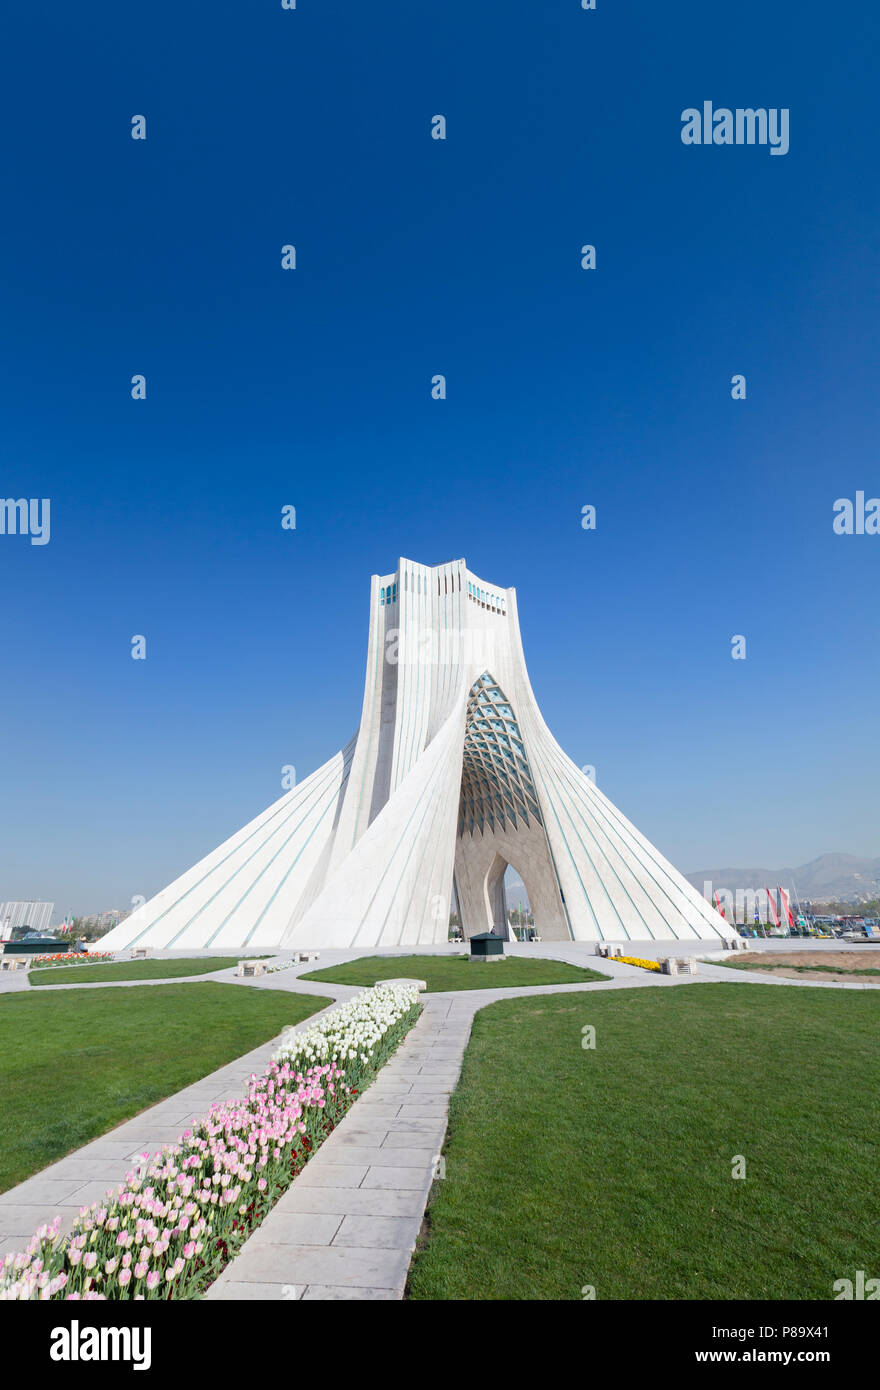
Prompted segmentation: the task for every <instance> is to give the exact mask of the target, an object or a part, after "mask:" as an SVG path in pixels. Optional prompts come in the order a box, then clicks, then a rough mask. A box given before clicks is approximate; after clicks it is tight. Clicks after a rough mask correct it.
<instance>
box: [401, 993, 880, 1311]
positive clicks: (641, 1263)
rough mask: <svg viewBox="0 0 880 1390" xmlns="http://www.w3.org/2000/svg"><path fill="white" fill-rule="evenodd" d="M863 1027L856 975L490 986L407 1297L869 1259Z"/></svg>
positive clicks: (871, 1036)
mask: <svg viewBox="0 0 880 1390" xmlns="http://www.w3.org/2000/svg"><path fill="white" fill-rule="evenodd" d="M585 1024H592V1025H593V1026H594V1027H595V1028H596V1048H595V1050H594V1051H590V1050H586V1051H585V1050H583V1048H582V1046H581V1041H582V1039H581V1029H582V1027H583V1025H585ZM878 1027H880V997H878V995H876V994H873V993H871V992H868V991H865V992H864V993H855V992H846V991H843V990H831V989H828V990H818V989H817V990H811V989H794V988H793V989H774V990H768V989H765V988H764V986H763V985H758V984H754V985H751V984H747V983H742V984H734V983H730V984H695V985H689V986H687V987H685V988H677V989H639V990H621V991H615V992H613V993H612V992H607V993H606V992H601V991H597V992H595V993H593V994H590V995H585V996H583V997H580V998H579V997H576V996H572V995H550V996H544V997H540V998H536V997H532V998H523V999H511V1000H504V1001H503V1002H501V1003H497V1004H492V1005H490V1006H489V1007H488V1008H487V1009H484V1010H482V1011H481V1012H479V1013H478V1014H477V1015H476V1018H475V1020H474V1028H473V1034H472V1038H471V1042H470V1045H469V1047H468V1050H467V1053H466V1056H465V1061H464V1069H463V1073H462V1079H461V1082H460V1084H459V1087H458V1090H457V1091H456V1093H455V1095H454V1097H453V1101H452V1108H451V1119H450V1132H449V1135H448V1136H447V1143H446V1147H445V1150H444V1154H445V1160H446V1175H445V1179H444V1180H442V1181H438V1182H436V1183H435V1184H434V1188H433V1192H432V1197H431V1202H430V1205H429V1209H428V1221H429V1224H428V1232H429V1234H428V1236H427V1241H426V1243H425V1245H424V1248H421V1249H420V1250H419V1251H417V1253H416V1256H415V1260H414V1264H413V1267H412V1269H411V1271H410V1287H409V1294H410V1297H412V1298H416V1299H464V1300H471V1299H481V1298H486V1299H528V1298H536V1299H581V1298H582V1297H583V1296H584V1295H583V1293H582V1289H583V1288H584V1287H585V1286H589V1285H592V1286H593V1287H594V1288H595V1289H596V1297H597V1298H600V1299H710V1298H711V1299H786V1298H807V1299H831V1298H833V1296H834V1295H833V1292H832V1285H833V1283H834V1281H835V1280H837V1279H841V1278H850V1279H853V1278H855V1271H856V1270H858V1269H862V1270H865V1271H866V1273H867V1272H869V1274H870V1276H873V1275H877V1274H880V1224H878V1221H877V1210H876V1207H877V1196H876V1191H877V1172H878V1166H880V1129H878V1125H877V1115H878V1109H880V1049H878V1047H877V1042H876V1039H877V1034H878ZM736 1155H743V1156H744V1157H745V1159H746V1178H745V1180H735V1179H733V1178H732V1176H731V1172H732V1168H731V1164H732V1160H733V1159H734V1157H735V1156H736Z"/></svg>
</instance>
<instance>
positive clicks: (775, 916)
mask: <svg viewBox="0 0 880 1390" xmlns="http://www.w3.org/2000/svg"><path fill="white" fill-rule="evenodd" d="M764 891H765V893H766V894H767V901H768V902H769V904H770V912H771V915H772V917H773V925H774V927H778V926H779V913H778V912H777V911H776V904H775V902H774V901H773V894H772V893H771V892H770V889H769V888H765V890H764Z"/></svg>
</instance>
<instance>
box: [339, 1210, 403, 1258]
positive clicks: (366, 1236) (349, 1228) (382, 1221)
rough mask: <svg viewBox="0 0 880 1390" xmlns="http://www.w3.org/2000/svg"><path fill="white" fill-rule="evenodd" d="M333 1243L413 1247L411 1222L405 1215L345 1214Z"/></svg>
mask: <svg viewBox="0 0 880 1390" xmlns="http://www.w3.org/2000/svg"><path fill="white" fill-rule="evenodd" d="M333 1244H334V1245H354V1246H358V1247H359V1248H361V1249H364V1248H365V1247H371V1248H372V1247H376V1248H379V1249H382V1250H405V1251H406V1252H407V1253H408V1254H411V1253H412V1251H413V1249H414V1248H415V1237H414V1236H413V1223H412V1221H408V1220H407V1219H406V1217H405V1216H352V1215H349V1216H346V1217H344V1218H343V1221H342V1224H341V1225H340V1227H339V1230H338V1231H337V1232H336V1234H335V1235H334V1237H333Z"/></svg>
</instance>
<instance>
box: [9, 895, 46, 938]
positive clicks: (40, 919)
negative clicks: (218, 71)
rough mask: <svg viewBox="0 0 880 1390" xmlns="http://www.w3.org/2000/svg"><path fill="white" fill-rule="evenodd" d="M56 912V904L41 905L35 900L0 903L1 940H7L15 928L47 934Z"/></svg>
mask: <svg viewBox="0 0 880 1390" xmlns="http://www.w3.org/2000/svg"><path fill="white" fill-rule="evenodd" d="M54 911H55V904H54V903H39V902H36V901H35V900H33V899H28V900H27V901H24V902H17V903H15V902H8V903H0V940H7V941H8V939H9V937H10V936H11V935H12V932H13V930H14V928H15V927H27V928H29V929H30V931H37V932H46V931H48V930H49V923H50V922H51V921H52V914H53V912H54Z"/></svg>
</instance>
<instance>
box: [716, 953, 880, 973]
mask: <svg viewBox="0 0 880 1390" xmlns="http://www.w3.org/2000/svg"><path fill="white" fill-rule="evenodd" d="M725 964H728V965H733V964H734V962H733V961H726V962H725ZM805 965H806V966H812V967H813V969H810V970H803V969H801V970H797V969H796V968H795V967H796V966H805ZM816 967H821V969H817V968H816ZM735 968H736V969H739V970H755V969H756V970H757V971H758V972H759V973H761V974H768V975H774V976H776V975H779V976H781V977H782V979H784V980H837V981H844V980H849V979H853V978H854V977H855V978H862V979H866V980H872V979H876V980H878V981H880V975H876V976H874V975H866V974H863V973H862V972H864V971H870V970H880V951H874V950H871V949H870V947H869V948H868V949H867V950H865V951H797V952H795V951H778V952H777V951H774V952H773V953H772V954H771V953H770V952H769V951H767V952H765V951H760V952H758V951H755V952H753V953H752V955H751V958H750V959H748V960H744V959H743V958H742V957H740V958H739V959H738V960H737V961H736V963H735ZM856 972H858V975H856Z"/></svg>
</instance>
